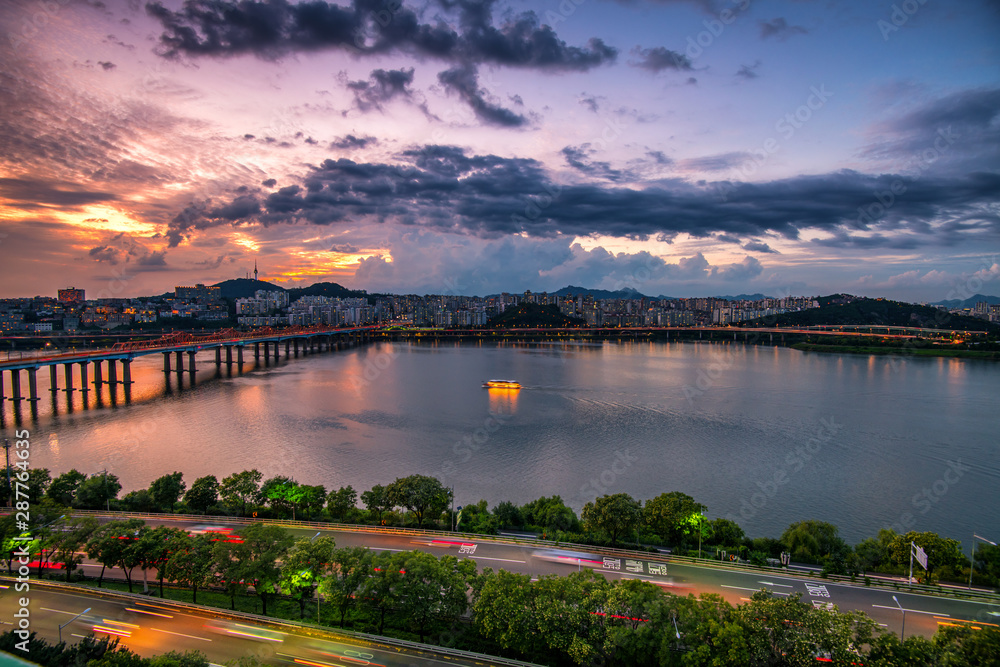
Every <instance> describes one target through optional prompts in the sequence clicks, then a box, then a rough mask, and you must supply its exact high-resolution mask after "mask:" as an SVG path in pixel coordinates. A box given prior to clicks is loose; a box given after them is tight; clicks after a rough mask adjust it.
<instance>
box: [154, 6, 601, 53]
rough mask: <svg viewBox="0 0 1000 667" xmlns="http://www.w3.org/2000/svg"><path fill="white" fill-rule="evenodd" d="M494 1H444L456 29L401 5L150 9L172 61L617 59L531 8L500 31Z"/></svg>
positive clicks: (166, 51) (597, 43) (440, 19)
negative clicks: (577, 42)
mask: <svg viewBox="0 0 1000 667" xmlns="http://www.w3.org/2000/svg"><path fill="white" fill-rule="evenodd" d="M493 4H494V0H486V1H484V2H481V3H451V2H443V3H442V8H443V9H450V8H452V7H457V8H458V10H459V11H458V16H457V17H454V18H453V22H456V23H458V25H459V26H460V27H459V28H457V29H456V28H454V27H452V26H450V25H449V24H448V23H447V22H446V21H445V19H443V18H439V19H438V21H437V22H436V23H435V24H433V25H431V24H426V23H421V22H420V18H419V17H418V15H417V13H416V12H415V11H414V10H412V9H409V8H408V7H405V6H403V3H402V2H400V3H399V4H398V5H397V4H385V5H383V4H381V3H376V2H370V1H368V0H352V2H351V3H350V4H349V5H346V6H341V5H337V4H333V3H328V2H325V1H324V0H312V1H310V2H301V3H290V2H286V0H262V1H259V2H256V1H254V0H240V1H234V0H229V1H227V0H189V1H188V2H186V3H185V4H184V7H183V8H182V9H180V10H178V11H171V10H170V9H168V8H167V7H165V6H164V5H163V4H162V3H160V2H151V3H149V4H147V5H146V10H147V11H148V12H149V14H150V15H151V16H152V17H154V18H155V19H156V20H157V21H159V23H160V24H161V26H162V28H163V33H162V34H161V35H160V43H161V45H162V48H163V55H165V56H167V57H174V56H178V55H181V54H184V55H188V56H209V55H216V56H229V55H240V54H245V53H251V54H254V55H256V56H258V57H261V58H265V59H275V58H278V57H280V56H282V55H285V54H286V53H290V52H295V51H316V50H322V49H345V50H349V51H351V52H353V53H354V54H355V55H365V54H371V55H377V54H383V53H390V52H396V53H411V54H413V55H418V56H424V57H431V58H438V59H442V60H448V61H451V62H454V63H462V64H468V63H490V64H496V65H505V66H508V67H529V68H535V69H548V70H554V71H558V70H565V71H569V70H576V71H586V70H588V69H591V68H593V67H598V66H600V65H603V64H605V63H609V62H613V61H614V60H615V58H616V56H617V51H616V50H615V49H614V48H612V47H610V46H607V45H606V44H605V43H604V42H603V41H601V40H600V39H596V38H593V39H590V40H589V41H588V43H587V46H586V47H583V48H581V47H576V46H569V45H567V44H566V42H564V41H563V40H561V39H559V38H558V36H557V35H556V34H555V32H554V31H553V30H552V28H550V27H549V26H547V25H542V24H541V23H540V21H539V19H538V16H537V15H536V14H535V13H534V12H530V11H529V12H524V13H522V14H519V15H517V16H514V17H511V18H510V19H508V20H507V21H506V22H504V23H503V24H502V25H500V26H496V25H494V23H493V16H492V5H493Z"/></svg>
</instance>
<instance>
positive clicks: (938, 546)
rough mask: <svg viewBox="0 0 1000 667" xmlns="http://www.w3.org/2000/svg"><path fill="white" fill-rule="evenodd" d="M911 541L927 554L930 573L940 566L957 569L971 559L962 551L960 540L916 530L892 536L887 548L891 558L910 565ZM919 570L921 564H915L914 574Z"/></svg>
mask: <svg viewBox="0 0 1000 667" xmlns="http://www.w3.org/2000/svg"><path fill="white" fill-rule="evenodd" d="M911 542H912V543H914V544H916V545H917V546H918V547H920V548H922V549H923V550H924V552H925V553H926V554H927V571H928V573H931V572H934V570H935V569H936V568H939V567H951V568H953V569H954V570H956V571H957V570H959V569H961V568H963V567H964V566H965V563H967V562H968V560H969V559H968V558H967V557H966V556H965V555H964V554H963V553H962V544H961V543H960V542H959V541H958V540H953V539H950V538H946V537H941V536H940V535H938V534H937V533H930V532H927V533H918V532H917V531H914V530H911V531H910V532H908V533H906V534H905V535H896V536H895V537H894V538H892V541H891V542H889V546H888V549H887V550H888V553H889V559H890V560H891V561H892V562H893V563H894V564H896V565H902V566H904V567H907V566H909V563H910V551H911V547H910V543H911ZM914 560H915V559H914ZM918 570H920V565H914V576H916V574H917V571H918Z"/></svg>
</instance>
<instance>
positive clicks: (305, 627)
mask: <svg viewBox="0 0 1000 667" xmlns="http://www.w3.org/2000/svg"><path fill="white" fill-rule="evenodd" d="M0 581H9V582H12V583H13V582H16V581H17V579H16V578H14V577H8V576H6V575H0ZM31 587H32V588H42V589H49V590H54V591H58V592H60V593H77V594H80V595H86V596H89V597H97V598H101V599H105V600H124V601H134V602H149V601H150V600H151V599H155V600H156V604H157V605H160V606H169V607H172V608H174V609H177V610H179V611H180V610H183V611H196V612H199V613H201V614H206V615H210V616H213V617H216V618H219V617H222V618H228V619H232V620H240V621H251V622H253V623H255V624H257V625H264V626H270V627H271V628H287V629H293V630H295V631H299V632H301V631H309V632H311V633H313V634H319V633H321V634H322V635H324V636H326V637H327V638H333V639H336V640H339V641H348V642H355V643H359V644H360V643H364V644H366V645H369V646H372V645H374V646H375V647H377V648H381V649H383V650H389V651H402V650H405V651H410V652H417V653H423V654H430V655H431V656H433V657H435V658H448V659H452V660H466V661H468V660H471V661H473V662H472V663H471V664H473V665H483V664H486V665H497V666H498V667H540V666H539V665H537V664H536V663H532V662H523V661H521V660H513V659H510V658H502V657H498V656H491V655H486V654H483V653H474V652H472V651H462V650H459V649H452V648H447V647H444V646H434V645H432V644H419V643H417V642H411V641H407V640H405V639H393V638H391V637H383V636H381V635H370V634H367V633H364V632H354V631H352V630H340V629H336V630H335V629H332V628H327V627H325V626H322V625H316V624H315V623H299V622H294V621H287V620H284V619H277V618H273V617H271V616H261V615H260V614H250V613H246V612H242V611H232V610H229V609H219V608H216V607H207V606H204V605H200V604H193V603H190V602H178V601H176V600H166V599H164V598H151V597H150V596H148V595H139V594H137V593H124V592H120V591H112V590H108V589H106V588H96V587H90V586H75V585H73V584H66V583H62V582H58V581H42V580H37V579H34V580H32V581H31ZM466 664H468V663H466Z"/></svg>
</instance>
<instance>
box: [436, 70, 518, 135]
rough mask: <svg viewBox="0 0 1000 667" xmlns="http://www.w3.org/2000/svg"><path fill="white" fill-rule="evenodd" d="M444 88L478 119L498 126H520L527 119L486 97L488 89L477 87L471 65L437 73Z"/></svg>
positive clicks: (477, 78) (475, 74)
mask: <svg viewBox="0 0 1000 667" xmlns="http://www.w3.org/2000/svg"><path fill="white" fill-rule="evenodd" d="M438 81H440V82H441V83H442V84H443V85H444V87H445V88H447V89H448V90H449V91H451V92H454V93H455V94H457V95H458V96H459V97H460V98H461V99H462V101H464V102H465V103H466V104H468V105H469V107H471V108H472V111H473V113H475V114H476V117H477V118H479V120H481V121H483V122H484V123H487V124H489V125H496V126H499V127H520V126H522V125H524V124H525V123H527V122H528V119H527V118H526V117H525V116H522V115H521V114H518V113H515V112H513V111H511V110H510V109H505V108H504V107H502V106H500V105H499V104H497V103H495V102H493V101H491V100H490V99H488V96H489V91H487V90H486V89H485V88H480V87H479V73H478V72H477V71H476V68H475V67H473V66H472V65H461V66H459V67H454V68H452V69H449V70H445V71H444V72H441V73H440V74H438Z"/></svg>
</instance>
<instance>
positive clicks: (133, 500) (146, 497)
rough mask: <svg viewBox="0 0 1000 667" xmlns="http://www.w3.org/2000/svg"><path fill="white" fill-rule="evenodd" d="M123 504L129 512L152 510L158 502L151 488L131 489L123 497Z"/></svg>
mask: <svg viewBox="0 0 1000 667" xmlns="http://www.w3.org/2000/svg"><path fill="white" fill-rule="evenodd" d="M121 504H122V507H124V508H125V510H127V511H129V512H152V511H154V510H155V509H156V503H155V502H154V501H153V496H152V494H150V492H149V489H139V490H138V491H129V492H128V493H126V494H125V496H124V497H123V498H122V500H121Z"/></svg>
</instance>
